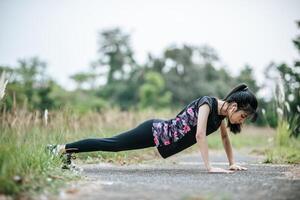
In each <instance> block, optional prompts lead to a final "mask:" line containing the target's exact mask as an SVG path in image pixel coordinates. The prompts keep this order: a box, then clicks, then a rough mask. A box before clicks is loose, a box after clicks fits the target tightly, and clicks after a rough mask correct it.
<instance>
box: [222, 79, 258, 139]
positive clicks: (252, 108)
mask: <svg viewBox="0 0 300 200" xmlns="http://www.w3.org/2000/svg"><path fill="white" fill-rule="evenodd" d="M223 100H224V101H225V102H227V103H229V104H230V103H232V102H235V103H237V107H238V109H237V111H238V110H244V111H245V112H246V113H247V114H248V115H252V119H251V121H252V122H254V121H256V119H257V111H256V109H257V105H258V103H257V99H256V97H255V95H254V94H253V93H252V92H251V91H250V90H249V88H248V86H247V85H246V84H244V83H242V84H240V85H238V86H236V87H235V88H233V89H232V90H231V91H230V92H229V93H228V94H227V96H226V97H225V98H224V99H223ZM227 126H228V127H229V129H230V131H231V132H233V133H239V132H241V124H232V123H230V121H229V119H227Z"/></svg>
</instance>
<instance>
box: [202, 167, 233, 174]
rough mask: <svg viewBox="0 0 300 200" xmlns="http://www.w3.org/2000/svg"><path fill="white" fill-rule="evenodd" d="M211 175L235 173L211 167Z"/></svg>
mask: <svg viewBox="0 0 300 200" xmlns="http://www.w3.org/2000/svg"><path fill="white" fill-rule="evenodd" d="M208 172H209V173H215V174H229V173H233V171H232V170H227V169H222V168H219V167H211V168H210V169H209V170H208Z"/></svg>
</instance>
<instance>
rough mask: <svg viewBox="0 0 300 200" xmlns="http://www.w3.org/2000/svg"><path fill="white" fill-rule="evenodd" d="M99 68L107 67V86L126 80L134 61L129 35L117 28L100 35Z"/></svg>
mask: <svg viewBox="0 0 300 200" xmlns="http://www.w3.org/2000/svg"><path fill="white" fill-rule="evenodd" d="M99 46H100V48H99V50H98V53H99V67H102V68H103V67H104V68H105V67H108V68H109V70H108V75H107V84H111V83H113V82H114V81H118V80H124V79H128V78H129V76H128V74H129V72H130V71H131V70H132V69H133V68H134V65H135V60H134V58H133V51H132V49H131V46H130V35H129V34H126V33H123V32H122V31H121V30H120V29H119V28H115V29H110V30H106V31H103V32H101V33H100V39H99Z"/></svg>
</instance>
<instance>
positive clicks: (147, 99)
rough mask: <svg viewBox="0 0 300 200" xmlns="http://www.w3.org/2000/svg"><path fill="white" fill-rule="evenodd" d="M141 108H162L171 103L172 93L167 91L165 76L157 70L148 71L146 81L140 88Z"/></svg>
mask: <svg viewBox="0 0 300 200" xmlns="http://www.w3.org/2000/svg"><path fill="white" fill-rule="evenodd" d="M139 97H140V101H139V107H140V108H147V107H153V108H156V109H157V108H162V107H166V106H169V104H170V103H171V97H172V95H171V93H170V92H168V91H165V82H164V79H163V77H162V76H161V75H160V74H159V73H157V72H148V73H147V74H146V76H145V83H144V84H143V85H142V86H141V87H140V89H139Z"/></svg>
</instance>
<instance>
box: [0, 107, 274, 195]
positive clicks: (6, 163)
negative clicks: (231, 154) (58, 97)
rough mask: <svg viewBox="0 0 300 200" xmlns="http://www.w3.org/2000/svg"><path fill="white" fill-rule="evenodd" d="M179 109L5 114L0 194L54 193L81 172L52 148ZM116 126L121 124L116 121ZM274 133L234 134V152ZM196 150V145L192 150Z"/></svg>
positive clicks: (118, 158)
mask: <svg viewBox="0 0 300 200" xmlns="http://www.w3.org/2000/svg"><path fill="white" fill-rule="evenodd" d="M175 114H176V111H175V112H174V111H173V112H171V111H169V110H162V111H160V112H159V113H157V112H154V111H152V110H146V111H143V112H120V111H119V110H117V109H113V110H108V111H106V112H105V113H103V114H99V113H88V114H85V115H79V114H76V113H74V112H72V111H69V110H64V111H61V112H54V113H51V112H50V113H49V116H48V121H47V123H46V122H45V121H44V120H43V118H42V117H40V116H41V114H40V113H29V112H27V111H22V110H19V111H17V112H15V113H10V114H7V113H4V114H3V115H2V116H1V121H0V123H1V126H0V194H1V193H3V194H9V195H17V196H22V195H28V194H31V193H36V192H40V191H44V192H45V190H47V191H49V190H55V188H57V186H58V185H61V184H63V183H64V182H66V181H68V180H71V179H76V178H78V177H77V176H76V174H72V173H70V172H68V171H62V170H61V169H60V161H59V159H57V158H51V156H49V155H48V154H47V153H46V151H45V146H46V145H47V144H52V143H54V144H57V143H59V144H61V143H66V142H71V141H75V140H78V139H82V138H87V137H108V136H112V135H115V134H118V133H120V132H123V131H126V130H129V129H131V128H133V127H135V126H136V125H138V124H139V123H140V122H143V121H144V120H146V119H151V118H161V119H168V118H170V117H172V116H174V115H175ZM116 122H117V123H116ZM274 134H275V131H274V130H272V129H268V128H256V127H246V128H245V130H244V132H243V133H242V134H239V135H231V136H230V137H231V141H232V145H233V146H234V148H237V149H238V148H244V147H251V148H258V149H264V148H265V147H268V146H270V143H272V140H273V139H272V138H273V137H274ZM208 144H209V148H211V149H221V148H222V142H221V138H220V135H219V133H214V134H212V135H210V136H209V137H208ZM195 150H197V147H196V145H194V147H192V148H190V149H189V150H187V152H188V151H195ZM78 157H79V158H80V160H82V161H83V162H87V163H89V162H99V161H100V162H102V161H104V162H114V163H118V164H121V165H123V164H128V163H136V162H141V161H143V160H150V159H155V158H160V156H159V155H158V153H157V152H156V150H155V148H149V149H143V150H139V151H126V152H119V153H108V152H96V153H83V154H78Z"/></svg>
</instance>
